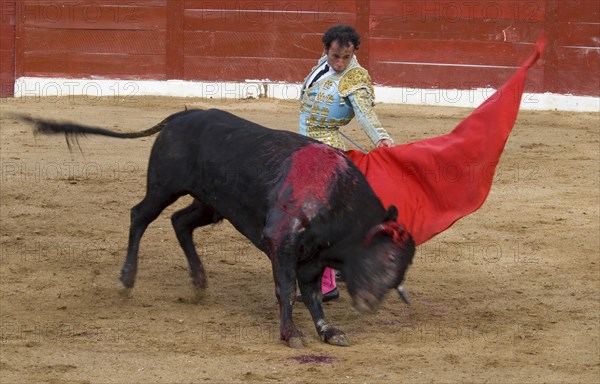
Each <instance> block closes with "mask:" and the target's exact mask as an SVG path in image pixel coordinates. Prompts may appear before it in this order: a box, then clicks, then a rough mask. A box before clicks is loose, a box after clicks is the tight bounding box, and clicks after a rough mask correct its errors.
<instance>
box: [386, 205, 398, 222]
mask: <svg viewBox="0 0 600 384" xmlns="http://www.w3.org/2000/svg"><path fill="white" fill-rule="evenodd" d="M397 218H398V208H396V206H395V205H390V206H389V207H388V209H387V211H386V212H385V220H384V221H396V219H397Z"/></svg>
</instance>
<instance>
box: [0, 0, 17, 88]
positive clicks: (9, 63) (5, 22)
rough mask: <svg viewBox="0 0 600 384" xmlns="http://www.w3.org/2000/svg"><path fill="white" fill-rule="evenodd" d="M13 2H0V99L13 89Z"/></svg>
mask: <svg viewBox="0 0 600 384" xmlns="http://www.w3.org/2000/svg"><path fill="white" fill-rule="evenodd" d="M15 14H16V12H15V1H14V0H0V97H7V96H12V95H13V91H14V87H15Z"/></svg>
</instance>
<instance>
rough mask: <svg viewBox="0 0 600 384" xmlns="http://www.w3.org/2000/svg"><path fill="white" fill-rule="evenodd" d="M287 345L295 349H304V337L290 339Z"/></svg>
mask: <svg viewBox="0 0 600 384" xmlns="http://www.w3.org/2000/svg"><path fill="white" fill-rule="evenodd" d="M287 345H288V347H291V348H294V349H301V348H304V344H303V343H302V337H300V336H294V337H290V338H289V339H288V341H287Z"/></svg>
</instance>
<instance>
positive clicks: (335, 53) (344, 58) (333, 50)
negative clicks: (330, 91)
mask: <svg viewBox="0 0 600 384" xmlns="http://www.w3.org/2000/svg"><path fill="white" fill-rule="evenodd" d="M325 53H326V54H327V64H329V66H330V67H331V68H333V69H334V70H335V71H336V72H342V71H343V70H345V69H346V68H348V65H349V64H350V61H351V60H352V56H353V55H354V45H352V44H350V45H349V46H346V47H344V46H340V44H339V43H338V41H337V40H335V41H333V42H332V43H331V45H330V46H329V49H328V50H326V52H325Z"/></svg>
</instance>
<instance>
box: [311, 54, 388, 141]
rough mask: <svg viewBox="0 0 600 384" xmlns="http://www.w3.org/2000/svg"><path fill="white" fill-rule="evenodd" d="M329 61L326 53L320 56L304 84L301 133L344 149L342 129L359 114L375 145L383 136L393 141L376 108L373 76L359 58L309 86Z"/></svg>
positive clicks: (362, 125) (358, 116)
mask: <svg viewBox="0 0 600 384" xmlns="http://www.w3.org/2000/svg"><path fill="white" fill-rule="evenodd" d="M326 60H327V56H323V57H321V58H320V59H319V62H318V64H317V65H316V66H315V67H314V68H313V69H312V71H311V72H310V74H309V75H308V77H307V78H306V79H305V80H304V84H303V85H302V91H301V93H300V133H301V134H303V135H305V136H309V137H312V138H313V139H316V140H319V141H321V142H323V143H325V144H329V145H331V146H332V147H336V148H340V149H345V145H344V142H343V140H342V137H341V135H340V133H339V129H340V127H342V126H344V125H346V124H348V123H349V122H350V121H351V120H352V118H353V117H354V116H356V119H357V121H358V123H359V124H360V126H361V127H362V128H363V129H364V130H365V132H366V133H367V135H368V136H369V138H370V139H371V141H373V143H374V144H377V143H378V142H379V141H380V140H382V139H389V140H391V138H390V135H389V134H388V133H387V132H386V130H385V129H384V128H383V126H382V125H381V123H380V122H379V119H378V118H377V115H376V114H375V111H374V110H373V105H374V102H373V99H374V97H375V94H374V91H373V85H372V84H371V77H370V76H369V73H368V72H367V71H366V70H365V69H364V68H363V67H361V66H360V64H359V63H358V61H357V60H356V57H353V58H352V60H351V62H350V64H349V65H348V67H347V68H346V69H345V70H344V71H342V72H340V73H334V74H332V75H330V76H327V77H325V78H321V79H318V80H317V81H316V82H315V83H314V84H313V85H312V86H311V87H309V88H307V86H308V80H309V79H311V78H312V75H313V73H314V72H315V71H316V70H317V69H318V68H319V67H320V66H321V65H322V64H323V63H324V62H325V61H326Z"/></svg>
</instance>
